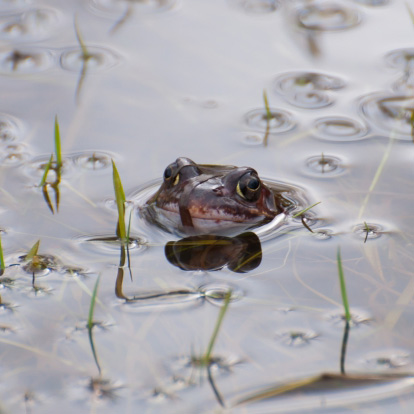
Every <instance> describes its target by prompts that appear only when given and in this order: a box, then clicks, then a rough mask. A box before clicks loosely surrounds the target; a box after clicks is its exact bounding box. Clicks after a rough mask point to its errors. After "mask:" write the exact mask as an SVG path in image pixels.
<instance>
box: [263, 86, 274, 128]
mask: <svg viewBox="0 0 414 414" xmlns="http://www.w3.org/2000/svg"><path fill="white" fill-rule="evenodd" d="M263 101H264V104H265V109H266V119H267V120H268V121H270V120H271V119H272V118H273V115H272V112H270V107H269V100H268V99H267V92H266V91H265V90H264V91H263Z"/></svg>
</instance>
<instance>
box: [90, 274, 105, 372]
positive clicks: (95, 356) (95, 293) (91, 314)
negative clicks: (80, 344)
mask: <svg viewBox="0 0 414 414" xmlns="http://www.w3.org/2000/svg"><path fill="white" fill-rule="evenodd" d="M100 279H101V275H99V276H98V278H97V279H96V283H95V286H94V288H93V292H92V296H91V304H90V306H89V315H88V336H89V343H90V345H91V349H92V354H93V359H94V360H95V364H96V366H97V368H98V372H99V375H101V373H102V371H101V366H100V364H99V361H98V355H97V353H96V349H95V343H94V341H93V332H92V328H93V325H94V322H93V312H94V310H95V304H96V295H97V293H98V285H99V281H100Z"/></svg>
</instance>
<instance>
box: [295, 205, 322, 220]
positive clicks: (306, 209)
mask: <svg viewBox="0 0 414 414" xmlns="http://www.w3.org/2000/svg"><path fill="white" fill-rule="evenodd" d="M320 203H321V201H318V202H317V203H315V204H312V205H311V206H309V207H306V208H305V209H304V210H301V211H299V212H298V213H296V214H294V215H293V216H292V218H296V217H299V216H301V215H302V214H304V213H306V212H307V211H309V210H310V209H311V208H313V207H315V206H317V205H318V204H320Z"/></svg>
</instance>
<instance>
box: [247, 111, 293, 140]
mask: <svg viewBox="0 0 414 414" xmlns="http://www.w3.org/2000/svg"><path fill="white" fill-rule="evenodd" d="M270 113H271V118H270V119H268V117H267V113H266V110H265V109H254V110H253V111H250V112H248V113H247V114H246V115H245V116H244V120H245V122H246V124H247V125H248V126H249V127H250V128H252V129H255V130H257V131H260V132H265V131H266V130H267V128H269V132H270V133H271V134H280V133H282V132H287V131H290V130H291V129H293V128H294V127H295V126H296V123H295V121H294V120H293V115H292V114H291V113H289V112H287V111H284V110H282V109H273V108H271V109H270Z"/></svg>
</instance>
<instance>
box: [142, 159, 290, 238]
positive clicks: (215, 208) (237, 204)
mask: <svg viewBox="0 0 414 414" xmlns="http://www.w3.org/2000/svg"><path fill="white" fill-rule="evenodd" d="M291 204H292V203H291V202H290V201H289V200H288V199H287V198H285V197H284V196H283V190H281V189H279V190H277V189H275V188H272V187H271V186H270V185H268V184H266V183H265V182H264V181H263V180H261V179H260V177H259V175H258V173H257V171H256V170H255V169H253V168H251V167H236V166H233V165H214V164H197V163H195V162H194V161H193V160H191V159H190V158H186V157H180V158H177V159H176V160H175V161H174V162H173V163H171V164H169V165H168V166H167V167H166V169H165V170H164V174H163V181H162V184H161V186H160V187H159V189H158V190H157V191H156V192H155V193H154V194H153V195H152V196H151V197H150V198H149V199H148V200H147V201H146V203H145V205H144V208H143V209H142V212H143V215H144V217H145V218H146V219H147V220H148V221H149V222H151V223H153V224H156V225H157V226H158V227H161V228H162V229H163V230H166V231H168V232H170V233H174V232H175V233H177V234H184V235H188V234H189V235H194V234H212V233H214V234H229V233H233V234H236V233H237V232H239V231H244V230H245V229H250V228H255V227H258V226H261V225H263V224H266V223H269V222H271V221H272V220H274V219H275V218H276V217H277V216H278V215H280V214H281V213H283V212H285V211H286V209H288V208H289V206H290V205H291Z"/></svg>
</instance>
